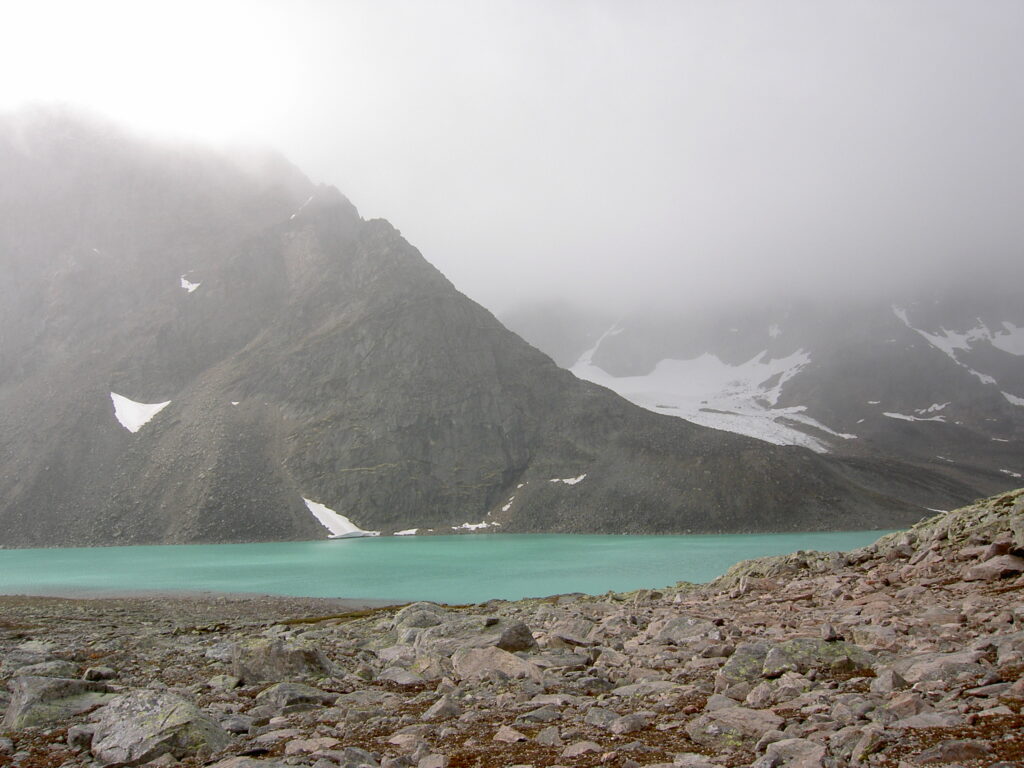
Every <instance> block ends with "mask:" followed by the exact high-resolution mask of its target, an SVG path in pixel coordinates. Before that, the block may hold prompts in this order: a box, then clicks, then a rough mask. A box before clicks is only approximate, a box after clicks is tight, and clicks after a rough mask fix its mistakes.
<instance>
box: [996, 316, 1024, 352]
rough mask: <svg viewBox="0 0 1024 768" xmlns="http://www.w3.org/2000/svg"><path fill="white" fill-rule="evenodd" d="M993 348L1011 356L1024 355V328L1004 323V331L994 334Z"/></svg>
mask: <svg viewBox="0 0 1024 768" xmlns="http://www.w3.org/2000/svg"><path fill="white" fill-rule="evenodd" d="M992 346H993V347H996V348H997V349H1001V350H1003V352H1009V353H1010V354H1011V355H1018V356H1020V355H1024V327H1020V328H1019V327H1017V326H1016V325H1014V324H1013V323H1008V322H1005V321H1004V322H1003V330H1001V331H996V332H995V333H993V334H992Z"/></svg>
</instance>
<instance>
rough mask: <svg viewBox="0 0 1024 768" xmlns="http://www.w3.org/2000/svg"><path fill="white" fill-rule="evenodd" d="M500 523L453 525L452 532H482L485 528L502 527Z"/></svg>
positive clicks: (483, 522)
mask: <svg viewBox="0 0 1024 768" xmlns="http://www.w3.org/2000/svg"><path fill="white" fill-rule="evenodd" d="M501 525H502V524H501V523H500V522H487V521H486V520H483V521H482V522H464V523H463V524H462V525H453V526H452V530H482V529H483V528H490V527H501Z"/></svg>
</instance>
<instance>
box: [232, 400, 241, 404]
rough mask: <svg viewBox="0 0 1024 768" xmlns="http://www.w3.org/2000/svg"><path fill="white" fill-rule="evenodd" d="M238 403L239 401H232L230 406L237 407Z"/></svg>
mask: <svg viewBox="0 0 1024 768" xmlns="http://www.w3.org/2000/svg"><path fill="white" fill-rule="evenodd" d="M239 402H240V401H239V400H232V401H231V404H232V405H238V403H239Z"/></svg>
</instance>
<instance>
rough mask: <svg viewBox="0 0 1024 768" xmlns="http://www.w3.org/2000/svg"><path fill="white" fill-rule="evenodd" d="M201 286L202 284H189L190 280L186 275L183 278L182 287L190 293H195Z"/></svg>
mask: <svg viewBox="0 0 1024 768" xmlns="http://www.w3.org/2000/svg"><path fill="white" fill-rule="evenodd" d="M200 285H202V283H192V282H189V280H188V278H187V277H185V276H184V275H182V276H181V287H182V288H184V289H185V290H186V291H188V292H189V293H192V291H194V290H195V289H196V288H198V287H199V286H200Z"/></svg>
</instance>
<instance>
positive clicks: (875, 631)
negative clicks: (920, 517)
mask: <svg viewBox="0 0 1024 768" xmlns="http://www.w3.org/2000/svg"><path fill="white" fill-rule="evenodd" d="M1022 555H1024V489H1022V490H1019V491H1015V492H1012V493H1007V494H1003V495H1000V496H997V497H993V498H991V499H986V500H984V501H981V502H978V503H976V504H974V505H972V506H970V507H965V508H963V509H961V510H956V511H955V512H950V513H947V514H943V515H940V516H938V517H936V518H932V519H930V520H928V521H925V522H922V523H920V524H918V525H916V526H914V528H912V529H910V530H908V531H906V532H902V533H898V534H892V535H890V536H887V537H884V538H882V539H880V540H879V541H878V542H876V543H875V544H873V545H870V546H868V547H864V548H862V549H859V550H855V551H853V552H849V553H797V554H795V555H790V556H786V557H781V558H765V559H761V560H753V561H747V562H744V563H740V564H739V565H737V566H736V567H734V568H733V569H731V570H730V571H729V573H727V574H726V575H725V576H723V577H722V578H720V579H718V580H716V581H715V582H712V583H710V584H707V585H691V584H678V585H676V586H674V587H670V588H666V589H664V590H658V591H650V590H644V591H640V592H635V593H629V594H607V595H601V596H587V595H562V596H557V597H551V598H545V599H532V600H521V601H515V602H506V601H492V602H488V603H484V604H479V605H470V606H439V605H434V604H430V603H415V604H412V605H408V606H404V607H397V606H394V607H376V606H369V607H366V606H359V605H353V604H352V603H347V602H345V601H327V600H314V599H302V598H271V597H246V596H232V597H227V596H216V597H196V598H180V597H163V596H161V597H142V598H110V599H98V600H73V599H63V598H33V597H0V654H2V656H0V676H2V678H3V679H4V680H5V681H6V688H7V693H0V711H3V713H4V714H3V721H2V725H0V768H6V766H9V765H10V766H17V768H61V767H65V768H75V767H77V766H108V765H110V766H114V765H116V766H128V765H152V766H154V767H155V768H172V767H173V766H175V765H178V764H181V765H182V766H187V767H189V768H191V767H192V766H199V765H208V764H216V765H218V767H219V768H275V766H279V765H295V766H312V767H314V768H356V767H357V766H372V767H374V768H377V767H379V768H412V767H413V766H415V767H416V768H471V767H473V766H477V767H479V768H489V767H490V766H517V765H518V766H524V765H532V766H538V767H539V766H552V765H564V766H596V765H607V766H613V767H621V768H632V767H633V766H641V765H674V766H688V767H689V768H715V767H722V766H756V767H757V768H776V766H794V767H799V768H814V767H815V766H834V767H836V768H839V767H841V766H849V765H853V766H859V765H867V766H885V767H889V766H891V767H892V768H898V767H899V766H904V765H906V766H911V765H946V766H952V765H959V766H964V768H968V767H973V766H1010V765H1024V714H1022V712H1021V706H1022V704H1024V557H1022Z"/></svg>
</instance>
